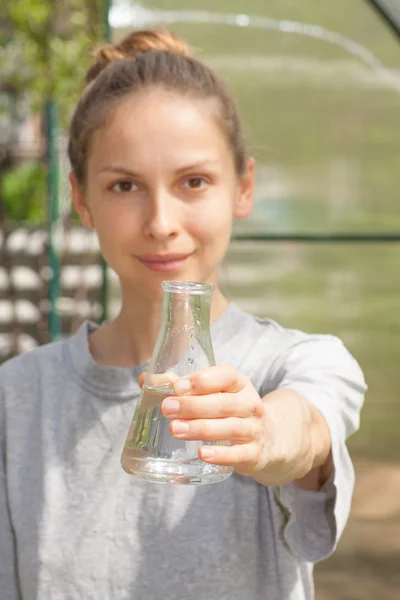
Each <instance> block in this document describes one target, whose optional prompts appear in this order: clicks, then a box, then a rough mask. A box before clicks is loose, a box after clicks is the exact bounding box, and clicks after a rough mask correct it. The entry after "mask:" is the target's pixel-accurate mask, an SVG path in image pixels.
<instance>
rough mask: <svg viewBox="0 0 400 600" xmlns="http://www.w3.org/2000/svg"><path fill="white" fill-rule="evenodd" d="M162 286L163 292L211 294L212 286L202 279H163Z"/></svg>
mask: <svg viewBox="0 0 400 600" xmlns="http://www.w3.org/2000/svg"><path fill="white" fill-rule="evenodd" d="M162 288H163V290H164V291H165V292H174V293H175V294H196V295H201V294H211V293H212V291H213V289H214V286H213V285H212V284H211V283H204V282H202V281H163V282H162Z"/></svg>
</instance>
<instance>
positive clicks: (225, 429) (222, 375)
mask: <svg viewBox="0 0 400 600" xmlns="http://www.w3.org/2000/svg"><path fill="white" fill-rule="evenodd" d="M140 383H143V376H142V378H141V381H140ZM173 385H174V390H175V393H176V396H168V397H167V398H165V399H164V400H163V402H162V403H161V412H162V414H163V415H164V416H165V417H167V418H169V419H172V421H171V423H170V432H171V434H172V435H173V436H174V437H175V438H177V439H181V440H202V441H214V440H215V441H217V440H225V441H227V442H230V445H228V446H202V447H201V448H200V449H199V457H200V458H201V460H203V461H205V462H208V463H211V464H218V465H227V466H232V467H233V468H234V469H235V471H236V472H238V473H239V474H241V475H252V476H253V477H254V478H255V479H256V480H257V481H258V482H259V483H261V484H263V485H269V486H273V485H283V484H285V483H289V482H291V481H294V480H297V479H301V478H303V477H304V476H306V475H308V474H309V472H310V471H311V470H312V469H314V468H315V467H319V466H320V465H322V464H323V463H324V461H325V459H326V458H327V457H328V455H329V451H330V439H329V440H328V441H327V439H326V435H327V436H328V438H329V432H328V428H327V426H326V423H325V421H324V420H323V418H322V416H321V415H320V414H319V413H318V415H314V414H313V411H316V409H315V408H314V407H312V405H311V404H310V403H309V402H308V401H307V400H306V399H305V398H303V397H302V396H300V395H299V394H297V393H296V392H295V391H293V390H286V389H285V390H276V391H274V392H271V393H270V394H268V395H267V396H265V397H264V398H263V399H261V398H260V396H259V395H258V393H257V391H256V389H255V388H254V387H253V385H252V383H251V382H250V381H249V380H248V379H247V378H246V377H245V376H244V375H242V374H241V373H239V372H238V371H236V369H234V368H233V367H231V366H225V365H223V366H218V367H211V368H208V369H205V370H203V371H199V372H197V373H193V374H192V375H190V376H188V377H184V378H181V379H178V380H176V381H174V383H173ZM316 412H318V411H316ZM315 416H316V417H317V420H318V417H319V419H322V421H323V423H322V425H325V428H326V431H325V430H323V427H322V429H321V423H320V421H318V431H316V430H315V427H314V425H315V418H314V417H315ZM322 432H323V433H324V434H325V438H324V436H323V435H322V437H321V433H322ZM317 434H318V435H317ZM322 438H324V441H322ZM308 477H309V476H308ZM304 487H307V486H304Z"/></svg>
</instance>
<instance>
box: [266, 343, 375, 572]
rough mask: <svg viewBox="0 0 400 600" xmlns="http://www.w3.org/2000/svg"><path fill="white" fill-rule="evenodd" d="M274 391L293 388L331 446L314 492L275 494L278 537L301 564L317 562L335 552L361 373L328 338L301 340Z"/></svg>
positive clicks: (345, 513) (292, 487)
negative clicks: (321, 423) (280, 519)
mask: <svg viewBox="0 0 400 600" xmlns="http://www.w3.org/2000/svg"><path fill="white" fill-rule="evenodd" d="M276 387H277V388H290V389H294V390H296V391H297V392H299V393H300V394H302V395H303V396H305V397H306V398H307V399H308V400H309V401H310V402H311V403H312V404H313V405H314V406H315V407H316V408H317V409H318V410H319V411H320V412H321V414H322V415H323V417H324V418H325V420H326V422H327V425H328V428H329V431H330V435H331V443H332V457H333V464H334V468H333V472H332V474H331V476H330V478H329V479H328V481H326V482H325V484H324V485H323V487H322V488H321V489H320V490H319V491H308V490H302V489H301V488H300V487H298V486H297V485H296V484H295V483H291V484H288V485H284V486H281V487H280V488H277V489H276V493H277V497H278V502H279V504H280V505H281V507H282V508H283V509H284V512H285V514H286V515H287V522H286V527H285V530H284V535H285V539H286V542H287V543H288V545H289V547H290V548H291V550H292V551H294V552H295V553H296V554H298V555H299V556H300V557H301V558H302V559H303V560H306V561H310V562H317V561H319V560H323V559H325V558H327V557H328V556H329V555H330V554H331V553H332V552H333V551H334V550H335V548H336V546H337V543H338V541H339V539H340V536H341V534H342V532H343V529H344V527H345V525H346V522H347V520H348V517H349V514H350V507H351V499H352V495H353V489H354V469H353V465H352V461H351V458H350V455H349V452H348V449H347V447H346V439H347V438H348V437H349V436H350V435H351V434H352V433H354V432H355V431H356V430H357V429H358V427H359V423H360V410H361V408H362V405H363V400H364V394H365V391H366V389H367V386H366V384H365V380H364V376H363V373H362V371H361V369H360V367H359V365H358V363H357V362H356V360H355V359H354V358H353V357H352V356H351V354H350V353H349V352H348V351H347V350H346V348H345V346H344V345H343V344H342V342H341V341H340V340H339V339H338V338H335V337H333V336H322V335H321V336H312V335H310V336H304V337H302V338H301V339H300V340H298V341H296V342H295V343H292V344H291V345H290V347H289V349H288V350H287V351H286V352H285V353H284V355H283V356H282V357H281V360H280V366H279V369H278V385H277V386H276Z"/></svg>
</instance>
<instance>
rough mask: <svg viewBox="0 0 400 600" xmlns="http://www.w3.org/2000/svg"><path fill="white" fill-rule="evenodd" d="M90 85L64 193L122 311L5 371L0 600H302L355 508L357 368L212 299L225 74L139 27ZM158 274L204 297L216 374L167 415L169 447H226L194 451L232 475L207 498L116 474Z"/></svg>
mask: <svg viewBox="0 0 400 600" xmlns="http://www.w3.org/2000/svg"><path fill="white" fill-rule="evenodd" d="M86 84H87V85H86V88H85V90H84V92H83V95H82V97H81V99H80V101H79V103H78V105H77V107H76V110H75V113H74V116H73V119H72V123H71V128H70V141H69V158H70V162H71V175H70V182H71V190H72V197H73V201H74V205H75V207H76V209H77V211H78V213H79V215H80V218H81V220H82V223H83V224H84V225H85V226H86V227H90V228H94V229H95V230H96V232H97V234H98V238H99V241H100V246H101V251H102V253H103V255H104V257H105V260H106V261H107V262H108V264H109V265H110V266H111V267H112V268H113V269H114V271H115V272H116V273H117V274H118V277H119V279H120V283H121V289H122V297H123V301H122V308H121V311H120V314H119V315H118V317H117V318H116V319H115V320H114V321H112V322H108V323H105V324H102V325H101V326H97V325H95V324H93V323H88V322H86V323H84V324H83V325H82V327H81V328H80V329H79V331H78V332H77V333H76V334H74V335H73V336H71V337H70V338H69V339H68V340H64V341H61V342H57V343H53V344H50V345H48V346H45V347H42V348H39V349H37V350H34V351H32V352H29V353H26V354H24V355H22V356H19V357H18V358H15V359H13V360H11V361H9V362H7V363H5V364H4V365H3V366H2V367H1V369H0V392H1V396H2V401H1V425H0V442H1V476H0V481H1V486H0V531H1V536H0V590H1V598H2V600H17V599H19V600H34V599H37V600H58V599H60V600H61V599H62V600H67V599H68V600H77V599H85V600H90V599H93V600H98V599H100V598H101V599H102V600H106V599H110V600H111V599H112V600H123V599H129V600H143V599H144V598H149V599H151V600H211V599H213V600H214V599H217V598H218V599H219V600H223V599H229V600H243V599H244V598H247V599H248V600H261V599H268V600H289V599H292V600H303V599H307V600H310V599H311V598H313V581H312V568H313V563H314V562H316V561H318V560H321V559H323V558H326V557H327V556H328V555H329V554H330V553H331V552H332V551H333V550H334V548H335V546H336V544H337V542H338V539H339V537H340V534H341V532H342V530H343V528H344V526H345V523H346V520H347V518H348V514H349V508H350V502H351V496H352V490H353V481H354V477H353V469H352V464H351V460H350V457H349V454H348V451H347V449H346V438H347V437H348V436H349V435H350V434H351V433H353V432H354V431H355V430H356V429H357V427H358V423H359V411H360V408H361V405H362V401H363V395H364V391H365V383H364V378H363V375H362V373H361V371H360V368H359V367H358V365H357V363H356V361H355V360H354V359H353V358H352V357H351V355H350V354H349V353H348V352H347V350H346V349H345V348H344V346H343V345H342V343H341V342H340V341H339V340H338V339H336V338H334V337H331V336H325V335H307V334H305V333H301V332H300V331H295V330H287V329H284V328H282V327H280V326H279V325H277V324H276V323H275V322H273V321H271V320H268V319H259V318H256V317H253V316H250V315H248V314H245V313H243V312H242V311H241V310H239V308H237V307H236V306H235V305H234V304H231V303H229V302H228V301H227V300H226V298H225V297H224V296H223V294H222V293H221V291H220V290H219V289H218V284H217V271H218V267H219V265H220V263H221V261H222V259H223V257H224V255H225V252H226V250H227V247H228V243H229V239H230V235H231V227H232V220H233V219H234V218H244V217H246V216H247V215H248V214H249V213H250V211H251V207H252V201H253V190H254V169H255V165H254V159H253V158H251V157H249V156H248V155H247V153H246V150H245V145H244V141H243V136H242V130H241V124H240V121H239V117H238V114H237V111H236V107H235V103H234V101H233V100H232V98H231V96H230V95H229V93H228V92H227V90H226V88H225V87H224V85H223V83H222V82H221V80H220V78H219V77H218V76H217V75H216V74H215V73H213V72H212V71H211V70H210V69H209V68H208V67H207V66H206V65H204V64H203V63H201V62H199V61H198V60H196V59H194V58H192V57H191V56H190V53H189V51H188V48H187V46H186V45H185V43H184V42H183V41H181V40H180V39H178V38H177V37H176V36H174V35H173V34H170V33H167V32H161V31H137V32H135V33H133V34H131V35H129V36H128V37H126V38H125V39H124V40H123V41H122V42H121V43H119V44H117V45H116V46H105V47H103V48H101V49H100V50H99V51H98V54H97V57H96V61H95V64H94V65H93V66H92V67H91V68H90V70H89V72H88V74H87V81H86ZM165 279H175V280H176V279H179V280H190V281H203V282H210V283H213V284H214V285H215V292H214V295H213V303H212V338H213V344H214V348H215V354H216V358H217V363H218V364H219V365H220V366H217V367H214V368H211V369H207V370H205V371H203V372H200V373H197V374H194V375H193V376H192V377H191V378H189V379H185V380H178V381H177V382H176V384H175V392H176V396H175V397H174V398H171V397H169V398H168V399H165V400H164V401H163V403H162V412H163V414H164V415H165V416H168V417H170V418H172V423H171V432H172V434H173V435H174V436H176V437H177V438H179V439H184V440H191V439H194V440H204V439H208V440H219V439H225V440H229V441H230V442H231V444H230V445H229V446H216V447H213V448H212V453H211V452H210V450H211V448H210V447H209V446H208V447H206V446H204V447H203V448H202V449H200V451H199V455H200V457H201V458H202V459H203V460H204V461H206V462H210V463H213V464H220V465H231V466H233V467H234V474H233V475H232V476H231V477H230V478H229V479H227V480H225V481H224V482H222V483H218V484H216V485H209V486H200V487H196V486H174V485H157V484H152V483H149V482H145V481H142V480H140V479H137V478H136V477H132V476H129V475H128V474H127V473H125V472H124V471H123V469H122V468H121V466H120V456H121V450H122V447H123V445H124V442H125V438H126V434H127V429H128V427H129V424H130V421H131V418H132V414H133V410H134V406H135V404H136V402H137V400H138V397H139V393H140V386H139V383H138V376H139V375H140V374H141V373H143V372H144V371H145V370H146V361H148V359H149V358H150V356H151V352H152V349H153V346H154V343H155V340H156V336H157V332H158V328H159V326H160V314H161V282H162V280H165ZM139 381H140V379H139ZM199 396H201V401H196V398H198V397H199Z"/></svg>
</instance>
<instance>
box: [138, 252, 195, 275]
mask: <svg viewBox="0 0 400 600" xmlns="http://www.w3.org/2000/svg"><path fill="white" fill-rule="evenodd" d="M191 255H192V254H149V255H146V256H137V257H136V258H137V259H138V261H139V262H141V263H142V265H144V266H145V267H147V268H148V269H151V270H152V271H158V272H162V273H166V272H172V271H178V270H179V269H180V268H181V267H182V266H183V265H184V263H185V262H186V260H187V259H188V258H189V257H190V256H191Z"/></svg>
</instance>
